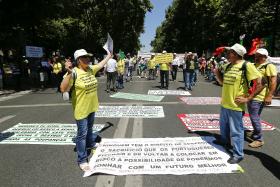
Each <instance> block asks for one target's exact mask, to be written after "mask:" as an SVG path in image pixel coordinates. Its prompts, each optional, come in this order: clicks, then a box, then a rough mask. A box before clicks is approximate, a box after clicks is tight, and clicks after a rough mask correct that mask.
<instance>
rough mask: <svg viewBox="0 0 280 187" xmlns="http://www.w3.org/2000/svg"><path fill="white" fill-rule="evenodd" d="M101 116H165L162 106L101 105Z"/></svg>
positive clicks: (97, 113)
mask: <svg viewBox="0 0 280 187" xmlns="http://www.w3.org/2000/svg"><path fill="white" fill-rule="evenodd" d="M95 116H96V117H100V118H123V117H125V118H164V112H163V107H162V106H99V110H98V111H97V112H96V113H95Z"/></svg>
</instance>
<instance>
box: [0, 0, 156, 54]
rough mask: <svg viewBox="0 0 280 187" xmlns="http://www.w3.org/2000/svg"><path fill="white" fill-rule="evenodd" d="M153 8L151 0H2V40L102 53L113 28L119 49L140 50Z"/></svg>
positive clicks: (11, 43) (6, 44) (17, 44)
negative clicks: (141, 39) (148, 14)
mask: <svg viewBox="0 0 280 187" xmlns="http://www.w3.org/2000/svg"><path fill="white" fill-rule="evenodd" d="M151 9H152V5H151V3H150V0H102V1H100V0H2V1H0V25H1V30H0V43H1V44H2V45H3V46H2V47H13V48H17V47H18V48H20V47H21V48H22V47H23V46H24V45H37V46H43V47H45V48H46V49H52V50H55V49H62V50H63V51H64V52H65V53H66V54H68V55H71V54H72V53H73V51H74V50H75V49H77V48H86V49H87V50H89V51H92V52H96V53H100V52H103V49H102V46H103V44H104V42H105V41H106V37H107V32H109V33H110V34H111V36H112V38H113V40H114V48H115V50H118V49H120V48H121V49H123V50H124V51H126V52H136V51H137V50H138V49H139V48H140V42H139V36H140V34H141V33H142V32H143V29H144V28H143V26H144V18H145V14H146V12H147V11H151Z"/></svg>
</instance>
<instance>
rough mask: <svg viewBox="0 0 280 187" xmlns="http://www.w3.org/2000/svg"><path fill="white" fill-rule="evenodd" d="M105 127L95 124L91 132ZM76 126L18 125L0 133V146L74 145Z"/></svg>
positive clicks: (52, 124)
mask: <svg viewBox="0 0 280 187" xmlns="http://www.w3.org/2000/svg"><path fill="white" fill-rule="evenodd" d="M104 126H105V125H104V124H95V125H94V126H93V132H97V131H100V130H101V129H102V128H103V127H104ZM76 135H77V125H76V124H60V123H32V124H22V123H19V124H17V125H15V126H13V127H11V128H9V129H7V130H5V131H3V132H1V133H0V144H47V145H75V143H74V142H75V137H76Z"/></svg>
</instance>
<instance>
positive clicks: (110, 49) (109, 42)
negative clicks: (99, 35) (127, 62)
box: [103, 33, 113, 53]
mask: <svg viewBox="0 0 280 187" xmlns="http://www.w3.org/2000/svg"><path fill="white" fill-rule="evenodd" d="M103 48H104V49H105V50H106V51H107V52H109V53H113V40H112V38H111V36H110V34H109V33H108V36H107V41H106V43H105V44H104V46H103Z"/></svg>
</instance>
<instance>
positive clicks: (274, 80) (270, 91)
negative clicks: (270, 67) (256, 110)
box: [264, 76, 277, 105]
mask: <svg viewBox="0 0 280 187" xmlns="http://www.w3.org/2000/svg"><path fill="white" fill-rule="evenodd" d="M268 81H269V88H268V93H267V95H266V96H265V98H264V104H265V105H270V104H271V101H272V96H273V93H274V92H275V89H276V85H277V76H269V77H268Z"/></svg>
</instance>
